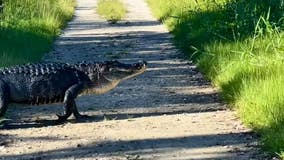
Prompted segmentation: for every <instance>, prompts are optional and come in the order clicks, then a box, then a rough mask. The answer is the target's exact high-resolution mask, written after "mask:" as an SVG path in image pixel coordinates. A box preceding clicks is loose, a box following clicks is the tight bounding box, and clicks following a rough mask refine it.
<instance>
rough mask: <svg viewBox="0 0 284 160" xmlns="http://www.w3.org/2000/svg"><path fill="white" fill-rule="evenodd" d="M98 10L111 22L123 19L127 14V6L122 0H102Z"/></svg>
mask: <svg viewBox="0 0 284 160" xmlns="http://www.w3.org/2000/svg"><path fill="white" fill-rule="evenodd" d="M97 12H98V13H99V14H100V15H101V16H102V17H104V18H105V19H106V20H107V21H109V22H111V23H116V22H117V21H120V20H122V19H123V18H124V17H125V15H126V12H127V10H126V7H125V6H124V4H123V3H122V2H121V1H120V0H100V1H99V2H98V6H97Z"/></svg>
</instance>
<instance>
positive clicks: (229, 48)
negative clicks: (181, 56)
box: [148, 0, 284, 153]
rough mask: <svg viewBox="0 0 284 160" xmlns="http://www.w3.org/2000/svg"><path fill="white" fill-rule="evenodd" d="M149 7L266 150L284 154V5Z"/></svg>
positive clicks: (250, 1) (211, 2)
mask: <svg viewBox="0 0 284 160" xmlns="http://www.w3.org/2000/svg"><path fill="white" fill-rule="evenodd" d="M148 2H149V5H150V7H151V8H152V10H153V13H154V14H155V16H156V17H157V18H159V19H160V20H161V21H162V22H164V23H165V24H167V26H168V28H169V30H170V31H171V32H172V33H173V34H174V35H175V40H176V44H177V45H178V46H179V47H180V48H182V49H183V50H184V51H185V52H186V53H187V54H188V56H189V57H190V58H192V59H193V60H194V61H195V62H196V63H197V65H198V66H199V68H200V69H201V70H202V71H203V72H204V73H205V75H206V76H207V77H208V78H209V79H210V80H212V82H213V83H214V84H215V85H216V86H217V87H218V88H220V90H221V94H222V97H223V98H224V100H226V101H227V102H228V103H229V104H230V106H232V107H234V108H236V109H237V110H238V112H239V115H240V117H241V119H242V120H243V121H244V122H245V123H246V124H247V125H248V126H250V127H252V128H254V129H255V130H256V131H257V132H259V133H260V134H261V135H262V140H263V142H264V148H265V149H266V150H268V151H271V152H277V153H281V152H282V153H283V151H284V123H283V122H284V83H283V82H284V81H283V80H284V76H283V73H284V33H283V32H282V30H283V26H284V23H283V16H284V4H283V3H284V2H283V0H262V1H259V0H198V1H196V0H171V1H166V0H148Z"/></svg>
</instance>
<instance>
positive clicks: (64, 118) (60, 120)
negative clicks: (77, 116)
mask: <svg viewBox="0 0 284 160" xmlns="http://www.w3.org/2000/svg"><path fill="white" fill-rule="evenodd" d="M56 115H57V117H58V119H57V122H58V123H63V122H65V121H66V120H67V118H68V117H69V116H66V115H63V116H62V115H59V114H56Z"/></svg>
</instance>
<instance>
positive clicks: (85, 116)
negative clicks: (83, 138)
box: [74, 114, 90, 119]
mask: <svg viewBox="0 0 284 160" xmlns="http://www.w3.org/2000/svg"><path fill="white" fill-rule="evenodd" d="M74 116H75V118H76V119H84V118H89V117H90V116H88V115H84V114H76V115H74Z"/></svg>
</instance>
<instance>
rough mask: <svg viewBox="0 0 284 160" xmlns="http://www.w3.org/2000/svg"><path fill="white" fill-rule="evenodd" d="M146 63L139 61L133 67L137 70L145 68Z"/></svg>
mask: <svg viewBox="0 0 284 160" xmlns="http://www.w3.org/2000/svg"><path fill="white" fill-rule="evenodd" d="M146 66H147V62H146V61H141V62H139V63H136V64H134V67H135V68H136V69H138V70H140V69H143V68H146Z"/></svg>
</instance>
